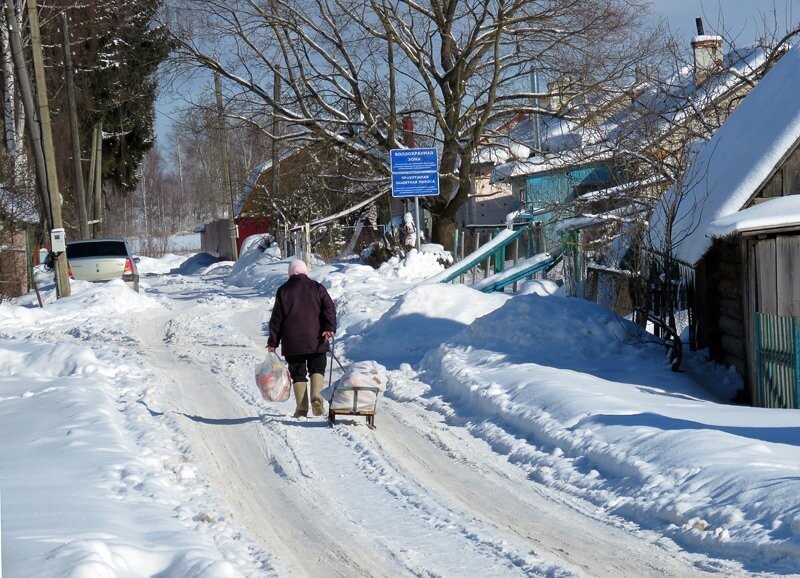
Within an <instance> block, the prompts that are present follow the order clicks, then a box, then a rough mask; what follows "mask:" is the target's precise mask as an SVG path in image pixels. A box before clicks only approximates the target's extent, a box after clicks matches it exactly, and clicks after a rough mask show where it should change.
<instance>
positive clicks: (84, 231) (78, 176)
mask: <svg viewBox="0 0 800 578" xmlns="http://www.w3.org/2000/svg"><path fill="white" fill-rule="evenodd" d="M61 32H62V34H63V36H64V74H65V76H66V85H67V86H66V90H67V108H68V109H69V128H70V132H71V133H72V171H73V173H74V174H73V177H74V180H75V196H76V197H77V199H78V217H79V220H80V222H79V223H78V229H79V230H80V234H81V239H88V238H89V216H88V214H87V212H86V191H84V189H83V166H81V138H80V134H79V133H78V111H77V108H76V106H75V83H74V82H73V78H72V49H71V48H70V43H69V23H68V22H67V13H66V12H62V13H61Z"/></svg>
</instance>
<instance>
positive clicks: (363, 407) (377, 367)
mask: <svg viewBox="0 0 800 578" xmlns="http://www.w3.org/2000/svg"><path fill="white" fill-rule="evenodd" d="M387 380H388V376H387V375H386V368H385V367H384V366H382V365H381V364H380V363H377V362H375V361H356V362H355V363H353V364H352V365H350V367H348V368H347V369H346V370H345V372H344V374H343V375H342V377H340V378H339V379H337V380H336V381H335V382H334V383H333V384H332V385H330V386H328V387H326V388H325V389H324V390H322V396H323V397H324V398H325V399H326V400H328V405H329V406H330V408H331V409H333V410H347V411H353V401H354V400H357V405H356V408H355V411H374V410H375V404H376V403H377V396H376V393H375V392H374V391H369V390H365V389H360V390H359V391H358V397H356V392H355V391H353V390H351V389H341V386H347V387H356V388H364V387H376V388H378V393H377V395H380V393H381V392H383V391H385V390H386V382H387Z"/></svg>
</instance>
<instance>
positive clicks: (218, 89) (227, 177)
mask: <svg viewBox="0 0 800 578" xmlns="http://www.w3.org/2000/svg"><path fill="white" fill-rule="evenodd" d="M214 93H215V94H216V95H217V117H218V121H219V139H220V143H221V147H222V173H223V177H224V181H225V191H226V192H227V194H228V228H229V229H230V239H231V261H236V260H237V259H238V258H239V254H238V253H239V252H238V249H237V247H236V218H235V217H234V215H233V186H232V185H231V170H230V167H229V166H228V138H227V136H226V131H225V111H224V109H223V108H222V83H221V82H220V78H219V72H215V73H214Z"/></svg>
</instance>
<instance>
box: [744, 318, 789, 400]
mask: <svg viewBox="0 0 800 578" xmlns="http://www.w3.org/2000/svg"><path fill="white" fill-rule="evenodd" d="M753 329H754V334H755V375H756V383H755V392H754V394H755V399H754V401H755V404H756V405H757V406H759V407H779V408H789V409H800V391H798V390H799V389H800V323H798V320H797V319H796V318H794V317H781V316H778V315H770V314H766V313H755V314H754V323H753Z"/></svg>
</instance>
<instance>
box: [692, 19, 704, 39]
mask: <svg viewBox="0 0 800 578" xmlns="http://www.w3.org/2000/svg"><path fill="white" fill-rule="evenodd" d="M694 24H695V26H697V35H698V36H704V35H705V32H704V31H703V19H702V18H700V17H699V16H698V17H697V18H695V19H694Z"/></svg>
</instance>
